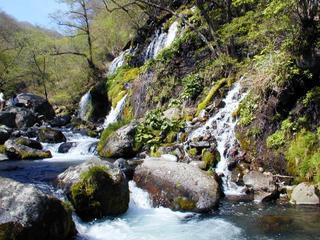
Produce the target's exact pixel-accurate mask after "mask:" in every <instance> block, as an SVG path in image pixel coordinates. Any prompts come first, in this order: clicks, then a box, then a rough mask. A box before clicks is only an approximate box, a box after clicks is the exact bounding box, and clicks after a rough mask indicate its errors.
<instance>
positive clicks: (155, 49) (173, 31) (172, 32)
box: [145, 22, 179, 60]
mask: <svg viewBox="0 0 320 240" xmlns="http://www.w3.org/2000/svg"><path fill="white" fill-rule="evenodd" d="M178 31H179V24H178V22H174V23H173V24H171V26H170V27H169V30H168V33H166V32H164V31H163V29H161V30H158V31H157V32H156V34H155V37H154V38H153V40H152V41H151V43H150V44H149V46H148V48H147V51H146V53H145V60H148V59H155V58H156V57H157V56H158V54H159V53H160V52H161V50H163V49H164V48H167V47H170V45H171V44H172V43H173V41H174V40H175V38H176V36H177V33H178Z"/></svg>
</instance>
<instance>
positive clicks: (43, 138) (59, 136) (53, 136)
mask: <svg viewBox="0 0 320 240" xmlns="http://www.w3.org/2000/svg"><path fill="white" fill-rule="evenodd" d="M38 139H39V141H40V142H44V143H61V142H66V141H67V139H66V137H65V136H64V134H63V133H62V132H61V131H59V130H55V129H52V128H40V129H39V133H38Z"/></svg>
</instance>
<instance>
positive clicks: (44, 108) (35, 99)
mask: <svg viewBox="0 0 320 240" xmlns="http://www.w3.org/2000/svg"><path fill="white" fill-rule="evenodd" d="M16 99H17V102H18V103H19V104H23V105H26V104H27V103H28V102H30V103H31V107H30V109H31V110H32V111H33V112H34V113H36V114H38V115H42V116H44V118H45V119H46V120H51V119H53V118H54V116H55V112H54V110H53V107H52V105H51V104H50V103H49V102H48V101H47V100H46V99H44V98H43V97H40V96H37V95H34V94H32V93H21V94H19V95H18V96H17V97H16Z"/></svg>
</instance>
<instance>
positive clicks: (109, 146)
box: [99, 123, 136, 158]
mask: <svg viewBox="0 0 320 240" xmlns="http://www.w3.org/2000/svg"><path fill="white" fill-rule="evenodd" d="M135 130H136V124H135V123H131V124H129V125H126V126H124V127H122V128H120V129H118V130H117V131H115V132H114V133H112V134H111V135H110V136H109V137H108V138H107V139H106V140H105V142H103V143H101V142H100V145H103V148H102V150H101V151H99V154H100V156H102V157H107V158H130V157H134V155H135V154H136V152H135V151H134V134H135Z"/></svg>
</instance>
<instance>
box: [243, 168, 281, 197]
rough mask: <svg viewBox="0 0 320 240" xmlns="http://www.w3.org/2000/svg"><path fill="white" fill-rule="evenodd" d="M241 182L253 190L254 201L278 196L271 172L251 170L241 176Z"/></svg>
mask: <svg viewBox="0 0 320 240" xmlns="http://www.w3.org/2000/svg"><path fill="white" fill-rule="evenodd" d="M243 182H244V184H245V185H246V186H247V187H249V188H251V189H252V190H253V192H254V200H255V201H256V202H267V201H271V200H274V199H276V198H278V197H279V192H278V188H277V186H276V184H275V181H274V179H273V175H272V174H263V173H261V172H258V171H252V172H249V173H248V174H246V175H244V176H243Z"/></svg>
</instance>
